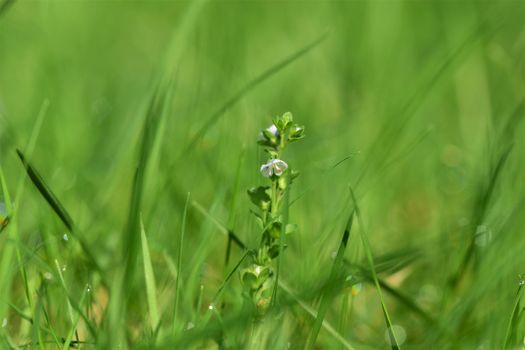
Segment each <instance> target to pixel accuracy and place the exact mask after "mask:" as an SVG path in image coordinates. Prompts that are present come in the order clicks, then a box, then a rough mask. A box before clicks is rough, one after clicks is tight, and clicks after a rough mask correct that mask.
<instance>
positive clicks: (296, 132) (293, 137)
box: [288, 124, 305, 142]
mask: <svg viewBox="0 0 525 350" xmlns="http://www.w3.org/2000/svg"><path fill="white" fill-rule="evenodd" d="M304 136H305V135H304V126H302V125H297V124H294V125H293V126H292V127H291V128H290V134H289V136H288V140H289V141H290V142H292V141H297V140H300V139H302V138H304Z"/></svg>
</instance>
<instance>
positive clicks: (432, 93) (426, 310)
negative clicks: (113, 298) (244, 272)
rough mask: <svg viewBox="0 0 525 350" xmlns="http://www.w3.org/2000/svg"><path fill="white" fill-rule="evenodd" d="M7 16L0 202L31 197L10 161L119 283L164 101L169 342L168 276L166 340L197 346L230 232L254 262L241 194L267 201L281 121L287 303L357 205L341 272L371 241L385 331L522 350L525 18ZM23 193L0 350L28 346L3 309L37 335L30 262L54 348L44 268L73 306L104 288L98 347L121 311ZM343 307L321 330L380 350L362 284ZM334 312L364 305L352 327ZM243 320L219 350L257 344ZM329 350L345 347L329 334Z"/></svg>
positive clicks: (314, 284) (83, 7)
mask: <svg viewBox="0 0 525 350" xmlns="http://www.w3.org/2000/svg"><path fill="white" fill-rule="evenodd" d="M0 9H1V12H0V165H1V167H2V170H3V171H4V173H5V178H6V183H7V188H9V191H10V192H11V195H12V197H13V196H14V194H15V193H19V192H17V188H18V187H17V184H18V183H19V182H20V180H21V179H24V178H25V171H24V168H23V166H22V164H21V162H20V160H19V159H18V157H17V155H16V152H15V149H16V148H19V149H21V150H23V151H24V152H26V153H27V156H28V158H29V159H30V161H31V163H32V164H33V165H34V166H35V167H36V168H37V169H38V170H39V172H40V173H41V175H42V177H43V179H45V180H46V183H47V184H48V185H49V187H50V188H52V190H53V192H54V193H55V194H56V195H57V197H58V198H59V199H60V201H61V202H62V204H63V205H64V207H65V208H67V210H68V212H69V213H70V214H71V217H72V218H73V220H74V221H75V223H76V225H77V226H78V227H79V228H80V231H81V232H82V235H83V236H84V237H85V240H86V241H87V243H88V245H89V246H90V247H91V248H92V250H93V252H94V253H95V256H96V258H97V260H98V261H99V263H100V264H101V265H102V266H103V269H104V271H105V272H104V273H105V274H107V275H106V277H107V278H109V279H111V278H112V276H113V272H114V271H116V270H118V269H119V267H120V266H122V264H123V259H124V258H123V257H124V255H125V250H126V240H127V234H128V232H127V231H126V222H127V220H128V212H129V207H130V199H131V190H132V182H133V176H134V172H135V167H136V165H137V159H138V154H139V150H140V144H141V141H140V140H141V134H142V128H143V125H144V120H145V118H146V115H147V110H148V105H149V101H150V100H151V99H152V96H153V95H154V91H155V88H156V86H158V84H159V81H167V80H168V81H170V82H171V85H170V93H169V97H168V99H167V101H166V103H165V106H164V110H163V112H162V115H163V117H162V121H161V126H160V127H159V132H158V133H156V134H155V142H154V146H153V156H152V158H151V159H150V162H149V165H148V170H147V172H146V174H147V176H146V183H145V186H144V200H143V203H142V206H141V213H142V216H143V219H144V226H145V229H146V232H147V235H148V242H149V248H150V251H151V259H152V262H153V267H154V271H155V277H156V284H157V292H158V293H157V300H158V303H159V308H160V311H161V318H162V319H163V320H164V323H163V324H162V327H161V329H164V328H165V327H166V328H169V327H170V326H168V324H171V323H172V322H173V301H174V290H175V283H176V277H177V274H178V271H180V276H181V277H180V278H181V280H182V285H183V291H182V292H181V294H180V295H181V298H182V303H181V309H180V312H179V315H178V316H177V317H178V318H176V320H175V321H176V322H179V323H180V324H183V325H185V326H184V327H186V325H187V324H188V322H191V324H192V325H193V324H197V326H198V325H199V320H200V319H201V318H203V317H204V316H203V315H205V314H206V309H207V306H206V305H208V304H209V302H210V300H211V299H212V298H213V295H214V294H215V292H216V290H217V288H218V287H219V286H220V285H221V283H222V281H223V279H224V276H225V275H226V273H227V271H229V269H231V267H233V265H234V262H235V261H236V260H237V259H238V258H239V257H240V255H241V251H240V250H239V249H238V248H233V249H232V257H231V261H230V263H229V264H228V266H224V259H225V249H226V246H227V240H228V239H227V237H226V236H225V235H224V234H223V233H224V232H223V231H224V228H226V229H230V230H233V231H234V232H235V233H236V234H237V235H238V236H239V237H240V238H241V239H242V240H243V241H244V242H245V243H246V244H247V245H248V246H250V247H255V246H256V245H257V244H258V240H259V238H258V232H259V231H258V227H257V226H256V224H255V220H254V218H253V216H252V215H251V214H250V211H249V209H250V208H251V204H250V202H249V199H248V196H247V195H246V190H247V189H248V188H249V187H251V186H256V185H259V184H263V183H264V178H262V177H261V175H260V173H259V170H258V169H259V166H260V164H262V163H263V162H264V161H265V160H266V158H265V157H266V156H265V155H264V154H263V153H262V152H261V150H260V148H259V147H258V146H257V144H256V141H257V138H258V133H259V131H260V130H261V129H263V128H266V127H268V126H269V125H270V124H271V118H272V117H274V116H276V115H279V114H282V113H284V112H286V111H291V112H292V113H293V115H294V118H295V120H296V121H297V122H298V123H300V124H304V125H305V126H306V132H307V138H306V139H304V140H303V141H301V142H298V143H297V144H293V145H292V146H290V149H289V150H287V152H288V153H287V154H286V155H285V158H286V160H287V161H288V162H289V164H290V165H291V166H292V167H293V168H294V169H297V170H299V171H300V172H301V176H300V177H299V178H298V180H297V182H296V183H294V187H293V189H292V195H291V198H292V200H293V204H292V206H291V207H290V221H292V222H295V223H297V224H298V227H299V231H298V232H296V233H294V234H293V235H291V236H290V237H288V238H287V244H288V248H287V249H286V251H285V253H284V255H283V269H282V278H283V279H284V280H286V282H287V283H288V284H289V285H290V286H291V288H292V289H293V290H294V291H295V292H296V293H297V295H301V296H303V298H304V302H305V303H306V304H307V305H309V306H310V307H312V309H314V310H315V309H316V308H317V307H318V305H319V298H320V295H321V292H320V291H322V286H323V284H324V283H325V282H326V281H327V278H328V275H329V271H330V268H331V266H332V264H333V252H335V251H336V250H337V247H338V245H339V241H340V239H341V234H342V232H343V230H344V227H345V223H346V220H347V218H348V214H349V212H350V208H351V207H352V203H351V201H350V194H349V193H350V192H349V186H352V188H353V189H354V191H355V193H356V195H357V198H358V201H359V204H360V207H361V214H362V217H363V222H364V225H362V226H361V225H357V224H356V225H355V226H354V228H353V231H352V233H351V238H350V243H349V246H348V248H347V252H346V258H347V261H348V263H349V264H348V271H347V273H348V274H354V275H355V273H354V272H352V271H353V269H354V270H355V266H354V267H353V268H352V266H351V265H352V264H357V265H360V266H366V260H365V259H364V250H363V248H362V245H361V240H360V238H359V233H358V232H359V230H363V231H364V232H366V234H367V235H368V237H369V239H370V242H371V245H372V250H373V253H374V256H375V258H376V262H377V268H378V270H379V277H380V278H381V280H382V281H383V282H384V283H385V285H386V289H384V290H383V293H384V294H385V298H386V299H385V301H386V305H387V306H388V309H389V312H390V315H391V317H392V321H393V323H394V324H396V325H399V326H400V327H402V328H403V332H404V333H405V334H406V336H405V337H404V339H403V344H402V346H403V347H404V348H408V349H412V348H413V349H429V348H436V349H441V348H454V349H455V348H468V349H495V348H501V344H502V343H504V341H505V334H506V332H507V329H508V328H509V325H511V326H510V328H511V336H510V339H511V341H510V342H509V347H512V346H518V345H519V344H521V346H523V337H524V335H525V334H524V333H523V332H524V328H523V327H521V328H520V322H521V318H520V317H518V315H520V314H519V312H518V313H516V314H515V316H516V317H514V316H512V315H513V308H514V305H515V300H516V293H517V291H518V288H519V277H518V275H519V274H520V273H525V253H524V252H525V250H524V248H525V240H524V239H523V237H524V236H523V235H524V233H525V231H524V228H525V219H524V214H525V212H524V207H523V205H524V203H525V197H524V194H525V191H524V190H525V153H524V151H523V150H524V149H525V148H524V147H525V144H524V142H525V137H524V136H525V129H524V125H523V123H522V122H521V119H522V117H523V116H524V113H525V109H524V108H525V107H524V104H523V103H524V97H525V60H524V58H525V27H524V21H523V18H525V3H523V2H521V1H470V0H461V1H432V0H431V1H377V0H372V1H278V0H272V1H204V2H203V1H196V2H190V1H14V2H9V3H6V2H4V3H3V5H1V6H0ZM312 43H314V44H313V45H312ZM305 48H306V49H305ZM232 98H233V100H232ZM223 107H224V108H223ZM40 122H41V125H40V124H39V123H40ZM39 125H40V126H39ZM32 135H34V136H32ZM31 141H33V142H34V148H32V147H30V146H28V144H30V143H31ZM343 160H344V161H343ZM336 165H337V166H336ZM23 183H24V185H23V186H24V187H23V188H24V191H23V196H20V197H19V198H13V199H12V200H13V201H19V205H20V206H19V209H18V211H17V214H16V222H17V226H18V230H17V231H18V234H17V235H16V236H15V235H13V234H12V232H10V227H8V228H7V229H6V230H4V231H3V232H2V233H1V234H0V255H1V257H2V260H1V262H0V264H1V275H0V279H1V281H0V282H1V285H0V289H1V298H2V300H1V302H2V305H1V306H0V319H3V318H5V319H6V320H8V323H7V325H6V326H5V327H3V329H2V334H3V338H4V340H5V339H7V338H9V339H10V341H11V342H12V343H16V344H23V343H25V342H27V341H30V340H31V324H29V323H28V322H27V321H24V320H23V318H21V317H20V315H19V313H17V312H15V311H13V308H12V307H10V306H9V304H8V303H12V304H14V305H17V307H18V308H20V310H22V311H23V312H25V313H27V314H33V313H34V305H33V309H32V308H31V306H30V305H28V303H27V300H26V297H25V295H24V290H23V289H24V288H23V283H22V277H21V275H20V264H21V262H22V263H23V264H24V266H25V268H26V269H27V274H28V281H29V286H30V289H31V291H30V293H31V295H33V296H34V298H35V300H36V298H37V296H36V291H37V290H38V288H39V286H40V285H41V283H42V280H45V278H44V279H43V278H42V276H43V275H44V274H45V273H46V272H50V273H53V274H54V279H51V281H50V282H49V283H48V284H49V287H48V292H47V295H48V300H47V301H46V303H45V305H46V306H47V309H46V310H47V312H48V313H49V323H50V325H49V327H54V328H55V330H56V332H57V333H64V332H67V330H68V322H69V321H68V318H67V317H66V315H65V313H66V305H67V303H66V302H65V299H64V293H63V290H62V289H61V284H60V283H59V282H57V278H58V277H57V276H56V268H55V259H56V260H57V261H58V263H59V265H60V266H63V267H64V268H63V270H64V271H63V274H64V278H65V280H66V282H67V283H66V284H67V285H68V286H69V288H70V290H71V294H72V295H73V296H74V297H75V298H77V300H78V298H80V295H81V293H82V288H83V286H85V285H86V284H89V285H90V286H91V288H92V289H93V290H92V292H91V301H90V303H92V304H90V305H87V306H86V309H87V310H88V311H90V315H91V316H90V317H92V319H93V320H95V321H94V323H95V324H97V325H99V328H97V329H98V330H99V331H100V336H101V337H102V336H103V334H104V332H106V328H105V327H104V322H103V321H102V320H103V319H104V315H105V313H104V312H105V310H106V307H107V305H108V299H109V298H110V295H111V293H110V291H109V290H108V289H107V288H105V287H104V286H103V285H102V284H101V282H100V280H101V277H100V276H99V275H100V274H98V273H96V272H94V271H92V270H91V269H90V268H89V267H88V265H87V264H86V259H85V257H84V252H83V251H82V249H81V248H80V247H79V245H78V243H77V242H76V241H75V240H73V239H70V240H68V241H65V240H64V239H63V235H64V233H66V232H67V230H66V228H65V227H64V225H63V224H62V223H61V222H60V220H59V218H58V217H57V216H56V215H55V213H54V212H53V210H52V209H51V208H50V207H49V206H48V205H47V204H46V202H45V201H44V200H43V198H42V197H41V195H40V194H39V192H38V191H37V189H36V188H35V187H34V186H33V184H32V182H31V181H29V180H25V181H24V182H23ZM188 192H190V193H191V204H192V205H190V208H189V213H188V222H187V230H186V235H185V240H184V244H185V246H184V250H183V256H182V263H183V264H182V265H181V266H180V267H179V266H177V252H178V247H179V246H178V244H179V235H180V230H181V219H182V212H183V209H184V203H185V199H186V194H187V193H188ZM3 201H5V193H4V195H3ZM203 213H205V214H204V215H203ZM7 214H9V213H7ZM221 225H222V226H221ZM363 226H364V227H363ZM221 227H222V229H221ZM16 249H21V252H22V253H21V255H22V256H21V259H17V258H16V254H15V253H14V252H15V251H16ZM137 260H138V261H142V255H141V256H138V257H137ZM381 264H383V265H381ZM66 266H67V268H66ZM137 266H142V265H137ZM365 270H366V269H365ZM360 271H361V270H360ZM363 271H364V270H363ZM363 271H361V273H363V274H364V275H366V271H365V272H363ZM358 274H359V273H358ZM458 276H459V277H458ZM363 278H364V277H363ZM360 283H361V282H360ZM144 285H145V281H144V276H143V271H142V270H141V268H140V267H137V269H136V271H135V276H134V280H133V282H132V287H133V288H131V289H130V290H129V294H130V296H132V298H134V300H136V301H137V302H134V303H132V304H131V305H129V306H126V307H127V309H128V312H127V319H126V320H125V322H124V323H125V328H126V329H127V330H128V333H129V336H128V339H131V340H130V343H129V344H135V346H137V347H138V346H139V345H140V344H142V345H143V346H146V345H144V344H149V345H148V346H150V345H151V343H147V341H146V340H144V339H149V338H148V337H150V333H151V331H148V330H147V329H148V326H147V325H148V321H147V319H148V307H147V303H146V301H145V300H146V297H145V287H144ZM355 287H356V286H355V285H354V290H355ZM350 288H351V285H350V284H347V285H345V287H344V288H343V287H341V290H340V292H339V294H338V296H337V298H335V299H334V301H333V303H332V305H331V309H330V310H329V312H328V314H327V317H326V320H327V321H328V322H330V323H331V324H333V325H334V327H336V328H338V331H339V332H340V334H341V335H342V336H343V337H344V338H345V339H346V341H347V342H348V343H349V344H351V345H352V346H353V347H354V348H357V349H369V348H370V349H374V348H387V347H388V346H389V344H388V342H387V340H386V339H385V330H386V326H385V322H384V319H383V315H382V311H381V306H380V303H379V298H378V296H377V293H376V290H375V289H374V287H373V285H372V284H371V283H369V280H367V279H366V278H364V279H363V280H362V289H361V291H360V292H359V293H354V294H356V295H352V292H351V289H350ZM520 293H521V292H520V291H518V296H520V295H521V294H520ZM241 294H242V287H241V286H240V284H239V281H238V275H235V276H234V277H233V278H232V280H231V283H229V284H228V287H227V289H226V291H225V294H224V300H225V304H226V309H225V310H226V311H224V314H223V317H225V318H226V319H227V318H228V317H229V316H230V312H231V314H233V311H232V310H237V309H238V308H240V305H241V304H242V302H241V301H242V295H241ZM344 298H349V299H350V300H351V307H350V308H349V309H348V310H346V312H345V313H343V312H341V308H342V307H341V305H342V303H343V299H344ZM199 299H200V300H202V303H201V304H200V308H199V304H198V300H199ZM518 299H519V298H518ZM520 308H522V306H519V307H518V308H517V310H518V311H519V310H520ZM228 310H230V311H228ZM283 314H284V315H283V316H282V319H279V320H274V321H272V322H269V324H268V325H267V326H268V327H269V329H271V332H270V331H269V333H268V334H269V335H268V337H267V339H266V340H265V341H266V343H264V345H262V346H263V347H266V348H286V347H290V348H298V349H300V348H303V347H304V343H305V339H306V338H307V337H308V336H309V334H310V329H311V326H312V323H313V319H312V317H311V316H310V315H309V314H308V313H307V312H305V310H304V308H303V307H301V306H300V305H298V304H297V303H296V302H295V303H294V302H291V303H290V304H289V305H285V306H283ZM235 320H237V321H235ZM242 320H243V319H242V318H237V319H234V320H233V321H232V323H231V324H229V323H226V324H227V326H224V327H225V329H224V330H223V331H224V333H225V334H227V336H226V346H229V347H231V348H236V347H238V346H241V344H244V343H243V340H242V337H243V334H245V333H246V332H247V331H246V328H245V327H244V326H243V322H241V321H242ZM202 322H203V321H202ZM208 322H209V323H207V324H208V325H209V324H216V323H217V322H219V321H217V319H216V318H214V317H212V319H211V320H210V321H208ZM337 325H340V327H337ZM161 334H162V331H161ZM6 337H7V338H6ZM192 337H193V336H192V335H191V334H189V333H188V334H187V335H186V336H185V340H184V341H187V343H184V344H185V345H184V346H188V347H191V346H195V347H203V348H206V347H211V348H213V347H214V346H216V345H214V344H215V340H213V339H214V338H213V337H210V339H208V340H203V339H204V338H203V337H200V338H196V337H193V338H192ZM86 338H89V334H87V333H86ZM162 339H165V338H162ZM5 342H7V340H5ZM162 344H164V345H165V346H166V347H167V348H169V347H170V346H172V345H171V343H170V341H169V340H167V341H166V342H163V341H161V340H159V343H157V346H162ZM203 344H205V345H203ZM317 344H318V347H319V348H320V349H321V348H323V349H332V348H337V347H339V346H341V344H340V341H338V340H337V339H336V338H335V337H334V336H333V335H332V334H331V333H330V332H327V331H326V329H323V330H322V331H321V334H320V336H319V339H318V342H317ZM86 346H88V347H89V345H86ZM181 346H182V345H181ZM132 347H133V346H132Z"/></svg>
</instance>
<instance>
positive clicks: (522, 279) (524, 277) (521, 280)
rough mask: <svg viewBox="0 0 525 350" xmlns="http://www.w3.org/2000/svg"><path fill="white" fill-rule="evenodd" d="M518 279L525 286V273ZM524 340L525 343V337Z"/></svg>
mask: <svg viewBox="0 0 525 350" xmlns="http://www.w3.org/2000/svg"><path fill="white" fill-rule="evenodd" d="M518 279H519V282H518V284H519V285H520V286H525V275H519V276H518ZM523 341H524V343H525V338H523Z"/></svg>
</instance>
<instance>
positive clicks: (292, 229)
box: [284, 224, 298, 235]
mask: <svg viewBox="0 0 525 350" xmlns="http://www.w3.org/2000/svg"><path fill="white" fill-rule="evenodd" d="M297 230H298V226H297V224H288V225H286V229H285V230H284V233H285V234H287V235H290V234H292V233H295V232H297Z"/></svg>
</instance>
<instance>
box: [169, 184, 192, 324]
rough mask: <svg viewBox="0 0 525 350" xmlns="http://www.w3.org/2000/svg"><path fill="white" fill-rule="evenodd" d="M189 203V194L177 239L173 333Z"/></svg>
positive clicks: (179, 291) (177, 310) (179, 290)
mask: <svg viewBox="0 0 525 350" xmlns="http://www.w3.org/2000/svg"><path fill="white" fill-rule="evenodd" d="M189 203H190V194H189V193H188V195H187V196H186V204H184V212H183V214H182V225H181V229H180V237H179V255H178V258H177V281H176V287H175V310H174V311H173V331H174V332H176V331H177V329H176V324H177V322H176V321H177V315H178V313H179V301H180V293H181V284H182V278H181V271H182V252H183V248H184V235H185V234H186V218H187V216H188V205H189Z"/></svg>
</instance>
